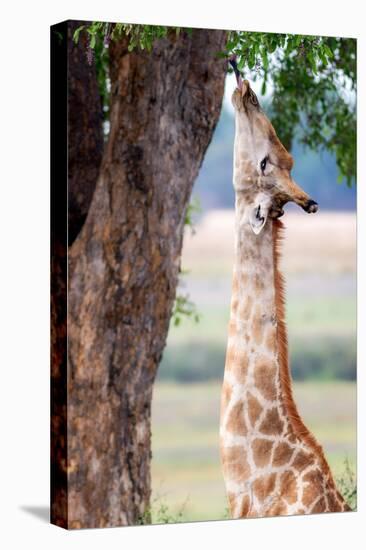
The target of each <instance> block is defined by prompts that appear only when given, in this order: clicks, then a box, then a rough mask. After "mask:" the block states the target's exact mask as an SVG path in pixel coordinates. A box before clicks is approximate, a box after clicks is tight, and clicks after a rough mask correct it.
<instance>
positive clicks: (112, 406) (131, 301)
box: [67, 30, 226, 528]
mask: <svg viewBox="0 0 366 550" xmlns="http://www.w3.org/2000/svg"><path fill="white" fill-rule="evenodd" d="M225 41H226V33H225V32H224V31H211V30H210V31H208V30H194V31H193V33H192V35H191V36H190V35H188V34H186V33H183V32H181V33H180V35H179V36H176V35H175V32H172V33H171V34H170V36H169V37H168V38H167V39H162V40H158V41H156V43H155V46H154V48H153V51H152V52H151V53H144V52H142V53H141V52H132V53H129V52H128V50H127V42H126V41H123V40H122V41H120V42H118V43H113V42H112V43H111V46H110V58H111V71H110V73H111V121H110V122H111V128H110V136H109V140H108V143H107V145H106V148H105V152H104V157H103V161H102V166H101V170H100V174H99V178H98V182H97V186H96V189H95V192H94V195H93V199H92V202H91V206H90V209H89V213H88V216H87V219H86V222H85V224H84V226H83V228H82V230H81V232H80V234H79V236H78V237H77V239H76V240H75V242H74V244H73V246H72V247H71V252H70V258H69V294H68V307H69V310H68V323H69V325H68V326H69V333H68V365H69V367H68V443H67V445H68V465H67V466H68V467H67V472H68V527H70V528H81V527H105V526H116V525H131V524H136V523H138V522H140V521H148V520H149V498H150V459H151V447H150V438H151V431H150V412H151V398H152V388H153V382H154V378H155V375H156V371H157V367H158V364H159V362H160V359H161V356H162V352H163V348H164V346H165V342H166V337H167V332H168V326H169V319H170V315H171V311H172V306H173V302H174V298H175V292H176V286H177V279H178V274H179V267H180V255H181V249H182V239H183V229H184V217H185V212H186V207H187V204H188V201H189V197H190V193H191V189H192V185H193V182H194V180H195V178H196V176H197V174H198V170H199V167H200V165H201V162H202V159H203V156H204V153H205V151H206V148H207V146H208V144H209V142H210V140H211V137H212V134H213V131H214V128H215V125H216V123H217V120H218V117H219V114H220V108H221V102H222V97H223V92H224V80H225V73H226V64H225V62H224V61H223V60H218V59H217V58H216V57H215V53H216V52H218V51H220V50H222V49H223V48H224V46H225Z"/></svg>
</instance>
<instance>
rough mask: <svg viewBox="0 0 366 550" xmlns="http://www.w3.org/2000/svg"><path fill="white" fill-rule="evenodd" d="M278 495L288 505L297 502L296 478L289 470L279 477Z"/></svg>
mask: <svg viewBox="0 0 366 550" xmlns="http://www.w3.org/2000/svg"><path fill="white" fill-rule="evenodd" d="M280 494H281V496H282V497H283V498H285V499H286V501H287V502H288V503H289V504H294V503H295V502H296V501H297V484H296V477H295V476H294V474H293V473H292V472H291V471H290V470H289V471H287V472H284V473H283V474H282V476H281V480H280Z"/></svg>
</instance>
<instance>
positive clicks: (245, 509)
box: [239, 495, 250, 518]
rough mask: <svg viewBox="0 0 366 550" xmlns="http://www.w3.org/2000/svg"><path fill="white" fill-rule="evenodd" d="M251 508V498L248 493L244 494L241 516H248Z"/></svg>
mask: <svg viewBox="0 0 366 550" xmlns="http://www.w3.org/2000/svg"><path fill="white" fill-rule="evenodd" d="M249 510H250V498H249V496H248V495H244V496H243V499H242V501H241V504H240V511H239V517H240V518H246V517H247V516H248V513H249Z"/></svg>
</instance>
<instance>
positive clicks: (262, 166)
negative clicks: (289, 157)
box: [261, 157, 267, 172]
mask: <svg viewBox="0 0 366 550" xmlns="http://www.w3.org/2000/svg"><path fill="white" fill-rule="evenodd" d="M266 166H267V157H264V159H263V160H262V162H261V170H262V172H264V171H265V169H266Z"/></svg>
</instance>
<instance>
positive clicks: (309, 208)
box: [304, 199, 319, 214]
mask: <svg viewBox="0 0 366 550" xmlns="http://www.w3.org/2000/svg"><path fill="white" fill-rule="evenodd" d="M318 208H319V207H318V203H317V202H315V201H313V200H312V199H310V200H308V202H307V203H306V204H305V206H304V210H306V212H308V213H309V214H314V213H315V212H317V211H318Z"/></svg>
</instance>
